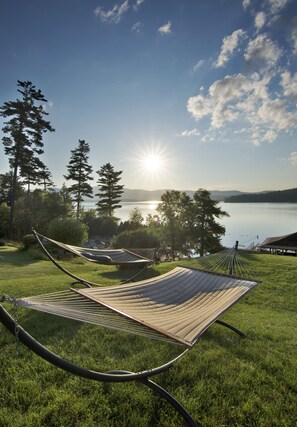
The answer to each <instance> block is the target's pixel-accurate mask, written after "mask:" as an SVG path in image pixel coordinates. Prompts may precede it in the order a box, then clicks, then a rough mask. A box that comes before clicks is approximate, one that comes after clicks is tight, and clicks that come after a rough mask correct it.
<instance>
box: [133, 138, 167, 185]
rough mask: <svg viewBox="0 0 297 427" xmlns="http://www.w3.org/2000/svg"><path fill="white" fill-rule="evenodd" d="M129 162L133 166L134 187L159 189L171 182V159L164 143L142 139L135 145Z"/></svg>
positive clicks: (152, 139)
mask: <svg viewBox="0 0 297 427" xmlns="http://www.w3.org/2000/svg"><path fill="white" fill-rule="evenodd" d="M131 160H133V164H134V173H135V177H136V178H135V186H143V187H144V188H147V187H151V186H154V187H159V186H167V185H168V184H165V183H167V182H168V181H169V182H171V175H170V168H171V165H172V157H171V155H170V153H169V149H168V145H167V144H165V143H164V142H162V141H157V140H156V139H154V138H150V139H148V138H143V139H142V140H140V141H138V142H137V144H135V148H134V154H133V157H131Z"/></svg>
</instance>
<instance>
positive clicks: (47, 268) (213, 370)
mask: <svg viewBox="0 0 297 427" xmlns="http://www.w3.org/2000/svg"><path fill="white" fill-rule="evenodd" d="M248 262H249V264H250V267H251V268H252V269H253V270H254V271H255V272H256V275H257V276H258V277H259V279H260V280H261V284H259V285H258V286H257V287H256V288H255V289H254V290H252V291H251V292H250V293H249V294H248V295H246V296H245V297H244V298H243V299H242V300H241V301H240V302H239V303H237V304H235V305H234V307H232V308H231V309H230V310H229V311H228V312H227V313H226V314H225V315H224V316H223V317H222V318H221V319H222V320H225V321H226V322H228V323H231V324H232V325H234V326H236V327H237V328H239V329H240V330H242V331H243V332H245V333H246V334H247V338H245V339H242V338H240V337H239V336H238V335H237V334H235V333H233V332H232V331H230V330H228V329H226V328H224V327H222V326H220V325H213V326H211V327H210V328H209V329H208V331H207V332H206V333H205V334H204V335H203V336H202V338H201V339H200V341H199V342H198V344H197V345H196V346H195V347H194V348H193V349H192V350H190V351H189V352H188V353H187V354H186V355H185V356H184V357H183V358H182V359H181V360H180V361H179V362H177V363H176V365H175V366H174V367H173V368H172V369H171V370H169V371H167V372H166V373H164V374H161V375H159V376H157V377H155V379H154V380H155V381H156V382H157V383H158V384H160V385H161V386H162V387H164V388H165V389H166V390H168V391H169V392H170V393H171V394H172V395H173V396H174V397H176V398H177V400H179V401H180V402H181V403H182V404H183V405H184V406H185V408H186V409H187V410H188V411H189V413H190V414H191V415H192V416H193V418H194V419H195V420H196V422H197V424H198V426H213V427H219V426H255V427H260V426H267V427H272V426H276V427H281V426H295V427H296V426H297V258H296V257H284V256H273V255H250V256H248ZM196 263H197V261H195V260H191V261H186V262H185V263H183V264H188V265H191V266H195V265H196ZM63 265H64V266H65V267H66V268H67V269H69V270H70V271H72V272H73V273H74V274H77V275H79V276H82V277H84V278H86V279H89V280H91V281H94V282H97V283H102V284H104V285H106V286H108V285H109V284H114V283H117V282H119V280H121V279H123V278H126V277H128V276H129V275H131V271H130V272H129V271H128V270H123V271H119V270H117V269H116V268H115V267H109V266H100V265H97V264H94V263H88V262H82V261H79V262H78V261H76V262H75V261H72V262H64V263H63ZM174 267H175V263H164V264H161V265H158V266H154V267H153V268H150V269H149V270H148V271H147V272H146V273H145V276H146V277H149V276H152V275H158V274H163V273H164V272H166V271H168V270H170V269H172V268H174ZM145 276H142V277H141V278H144V277H145ZM71 282H72V279H71V278H70V277H68V276H66V275H65V274H63V273H62V272H61V271H60V270H58V269H57V268H56V267H55V266H54V265H53V264H52V263H51V262H50V261H46V260H44V261H43V260H36V259H33V258H31V257H30V256H29V254H27V253H26V252H23V251H19V250H17V249H15V248H13V247H4V248H0V295H5V294H8V295H11V296H15V297H20V296H29V295H37V294H41V293H47V292H51V291H55V290H64V289H67V288H68V287H69V286H70V285H71ZM4 306H5V308H6V309H7V310H8V311H9V312H10V313H11V314H13V306H12V305H10V304H7V303H5V304H4ZM18 318H19V323H20V324H21V325H22V326H23V327H24V328H25V329H26V330H27V331H28V332H29V333H31V334H32V335H33V336H34V337H35V338H36V339H38V340H39V341H40V342H42V343H43V344H45V345H46V346H47V347H48V348H49V349H50V350H52V351H54V352H56V353H58V354H60V355H61V356H62V357H64V358H67V359H69V360H71V361H72V362H74V363H76V364H79V365H81V366H84V367H86V368H89V369H94V370H99V371H102V372H104V371H106V370H112V369H124V370H129V371H139V370H143V369H147V368H152V367H154V366H157V365H160V364H162V363H165V362H166V361H168V360H170V359H171V358H173V357H174V355H177V354H178V353H179V352H180V351H181V348H180V347H178V346H174V345H170V344H165V343H160V342H158V341H149V340H146V339H144V338H140V337H135V336H132V335H126V334H123V333H119V332H115V331H111V330H107V329H102V328H98V327H94V326H91V325H87V324H82V323H79V322H75V321H70V320H66V319H61V318H57V317H53V316H50V315H46V314H43V313H39V312H35V311H32V310H25V309H19V310H18ZM0 349H1V350H0V378H1V381H0V426H1V427H25V426H28V427H29V426H30V427H39V426H40V427H43V426H63V427H67V426H69V427H70V426H71V427H73V426H79V427H83V426H84V427H89V426H90V427H93V426H94V427H95V426H100V427H101V426H102V427H105V426H119V427H122V426H129V427H133V426H135V427H136V426H137V427H146V426H152V427H155V426H162V427H163V426H164V427H166V426H167V427H169V426H170V427H178V426H183V425H184V422H183V419H182V418H181V416H180V415H179V414H178V413H177V412H176V411H175V410H174V409H173V408H172V407H171V406H170V405H169V404H168V403H167V402H166V401H165V400H163V399H161V398H160V397H159V396H158V395H157V394H154V393H153V392H152V391H150V390H149V389H147V388H146V387H144V386H143V385H141V384H136V383H124V384H116V383H113V384H106V383H100V382H94V381H90V380H86V379H82V378H78V377H75V376H73V375H71V374H68V373H66V372H64V371H62V370H60V369H58V368H55V367H54V366H52V365H50V364H49V363H47V362H45V361H44V360H42V359H40V358H39V357H38V356H36V355H35V354H34V353H32V352H31V351H30V350H28V349H27V348H26V347H24V346H23V345H21V344H20V345H19V346H18V345H17V344H16V341H15V339H14V337H13V336H12V335H11V334H10V333H9V332H8V331H7V330H6V329H5V328H4V327H3V326H2V325H1V324H0ZM17 353H18V355H17Z"/></svg>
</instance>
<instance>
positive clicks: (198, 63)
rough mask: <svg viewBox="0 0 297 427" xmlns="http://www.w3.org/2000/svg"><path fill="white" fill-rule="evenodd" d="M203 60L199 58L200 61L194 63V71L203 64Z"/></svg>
mask: <svg viewBox="0 0 297 427" xmlns="http://www.w3.org/2000/svg"><path fill="white" fill-rule="evenodd" d="M204 62H205V60H204V59H200V61H198V62H197V64H195V65H194V67H193V70H194V71H195V72H196V71H198V70H199V69H200V68H201V67H202V65H203V64H204Z"/></svg>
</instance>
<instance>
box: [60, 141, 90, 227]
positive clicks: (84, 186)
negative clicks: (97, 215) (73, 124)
mask: <svg viewBox="0 0 297 427" xmlns="http://www.w3.org/2000/svg"><path fill="white" fill-rule="evenodd" d="M89 152H90V146H89V144H88V143H87V142H86V141H85V140H84V139H79V140H78V147H77V148H75V149H74V150H71V153H72V154H71V157H70V161H69V164H68V166H67V169H68V175H64V178H65V179H67V180H72V181H74V182H75V183H74V184H72V185H70V187H69V188H68V192H69V193H70V194H72V195H73V198H72V200H73V201H74V202H75V203H76V217H77V219H79V215H80V206H81V202H83V201H84V199H83V196H84V197H90V198H93V189H92V187H91V185H90V184H88V181H90V180H92V179H93V178H92V177H91V173H92V172H93V168H92V166H90V165H89V164H88V159H89V157H88V153H89Z"/></svg>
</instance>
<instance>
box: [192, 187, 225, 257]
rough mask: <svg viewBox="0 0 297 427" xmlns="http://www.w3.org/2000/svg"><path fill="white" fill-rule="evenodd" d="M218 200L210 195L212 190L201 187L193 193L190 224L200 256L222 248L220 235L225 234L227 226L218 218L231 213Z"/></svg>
mask: <svg viewBox="0 0 297 427" xmlns="http://www.w3.org/2000/svg"><path fill="white" fill-rule="evenodd" d="M218 203H219V202H217V201H214V200H212V199H211V197H210V192H209V191H207V190H205V189H202V188H200V189H199V190H197V191H196V192H195V193H194V195H193V200H192V202H191V205H190V208H189V210H188V215H187V217H188V226H189V229H190V231H191V235H192V236H193V241H194V247H195V250H196V252H197V253H199V255H200V256H203V255H205V253H206V252H216V251H218V250H220V249H221V248H222V246H221V243H220V237H221V236H222V235H224V234H225V231H226V230H225V227H224V226H223V225H221V224H219V223H218V222H216V219H217V218H222V217H228V216H229V214H228V213H227V212H225V211H224V210H222V209H221V208H220V207H219V206H218Z"/></svg>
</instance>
